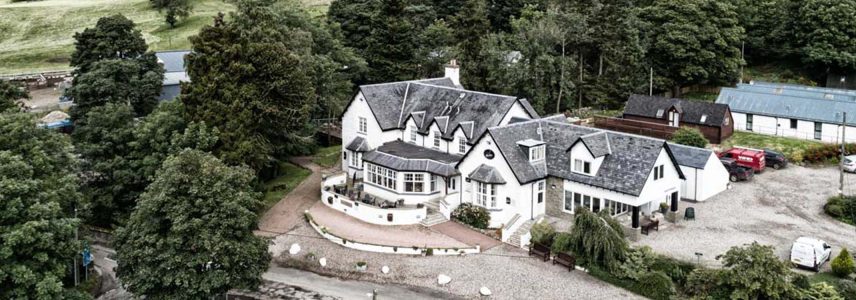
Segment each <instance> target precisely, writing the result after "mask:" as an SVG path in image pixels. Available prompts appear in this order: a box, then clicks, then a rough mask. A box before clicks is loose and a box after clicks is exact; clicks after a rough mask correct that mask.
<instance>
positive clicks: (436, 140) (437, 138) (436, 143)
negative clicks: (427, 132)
mask: <svg viewBox="0 0 856 300" xmlns="http://www.w3.org/2000/svg"><path fill="white" fill-rule="evenodd" d="M434 148H440V132H439V131H434Z"/></svg>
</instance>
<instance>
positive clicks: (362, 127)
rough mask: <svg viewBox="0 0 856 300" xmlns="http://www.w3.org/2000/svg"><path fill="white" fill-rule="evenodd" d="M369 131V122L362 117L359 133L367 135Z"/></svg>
mask: <svg viewBox="0 0 856 300" xmlns="http://www.w3.org/2000/svg"><path fill="white" fill-rule="evenodd" d="M367 131H368V121H366V118H363V117H360V125H359V128H358V131H357V132H359V133H362V134H365V133H366V132H367Z"/></svg>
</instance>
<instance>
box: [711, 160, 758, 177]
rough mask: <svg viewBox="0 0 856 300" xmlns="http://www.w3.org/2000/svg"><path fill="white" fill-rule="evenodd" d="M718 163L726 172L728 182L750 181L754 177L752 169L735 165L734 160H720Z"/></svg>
mask: <svg viewBox="0 0 856 300" xmlns="http://www.w3.org/2000/svg"><path fill="white" fill-rule="evenodd" d="M719 161H721V162H722V165H723V166H725V169H726V170H728V180H730V181H731V182H738V181H745V180H750V179H752V177H753V176H755V172H754V171H753V170H752V169H750V168H747V167H744V166H741V165H739V164H737V162H736V161H735V160H734V159H731V158H720V159H719Z"/></svg>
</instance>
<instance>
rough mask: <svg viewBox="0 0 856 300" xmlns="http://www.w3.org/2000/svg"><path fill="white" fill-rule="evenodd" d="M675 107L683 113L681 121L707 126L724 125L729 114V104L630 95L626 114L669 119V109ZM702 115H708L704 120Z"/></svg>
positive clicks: (625, 110) (625, 106)
mask: <svg viewBox="0 0 856 300" xmlns="http://www.w3.org/2000/svg"><path fill="white" fill-rule="evenodd" d="M671 108H675V109H677V110H678V112H679V113H681V122H682V123H689V124H699V125H706V126H716V127H719V126H721V125H722V123H723V120H724V119H725V117H726V116H727V114H728V105H724V104H718V103H710V102H700V101H689V100H683V99H677V98H663V97H657V96H644V95H630V98H629V99H628V100H627V103H626V104H625V105H624V114H625V115H632V116H640V117H646V118H656V119H667V118H668V117H669V116H668V114H667V113H663V112H668V111H669V109H671ZM702 116H706V117H705V118H704V119H705V120H704V122H702V121H701V120H702Z"/></svg>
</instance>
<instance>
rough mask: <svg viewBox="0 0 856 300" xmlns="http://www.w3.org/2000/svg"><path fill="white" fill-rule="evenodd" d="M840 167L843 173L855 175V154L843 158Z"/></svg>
mask: <svg viewBox="0 0 856 300" xmlns="http://www.w3.org/2000/svg"><path fill="white" fill-rule="evenodd" d="M841 167H843V168H844V171H845V172H850V173H856V154H854V155H848V156H845V157H844V162H843V163H842V165H841Z"/></svg>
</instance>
